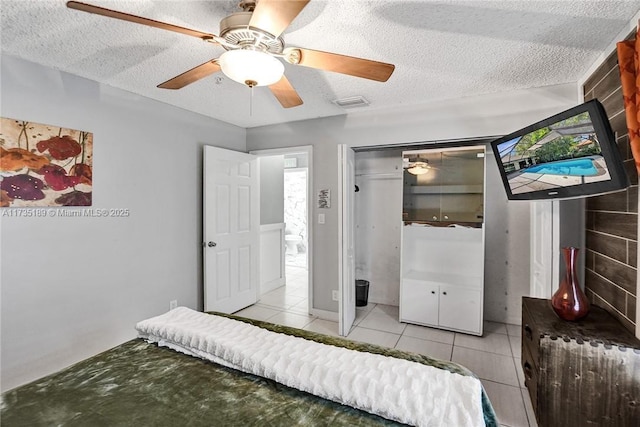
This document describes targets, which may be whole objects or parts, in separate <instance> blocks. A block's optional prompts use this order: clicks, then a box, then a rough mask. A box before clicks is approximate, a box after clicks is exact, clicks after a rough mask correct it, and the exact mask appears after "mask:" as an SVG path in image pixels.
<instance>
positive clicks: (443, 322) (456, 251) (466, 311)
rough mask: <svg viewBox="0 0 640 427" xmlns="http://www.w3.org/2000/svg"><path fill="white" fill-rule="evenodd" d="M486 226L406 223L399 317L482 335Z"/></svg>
mask: <svg viewBox="0 0 640 427" xmlns="http://www.w3.org/2000/svg"><path fill="white" fill-rule="evenodd" d="M483 298H484V229H483V228H472V227H459V226H456V227H434V226H428V225H418V224H412V225H405V226H404V227H403V230H402V278H401V285H400V321H401V322H407V323H415V324H419V325H425V326H433V327H437V328H442V329H449V330H454V331H459V332H466V333H469V334H474V335H482V311H483Z"/></svg>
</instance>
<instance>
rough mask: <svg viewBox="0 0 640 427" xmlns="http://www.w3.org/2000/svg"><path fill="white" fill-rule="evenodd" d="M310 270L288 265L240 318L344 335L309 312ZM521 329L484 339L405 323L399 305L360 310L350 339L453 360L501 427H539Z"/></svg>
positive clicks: (508, 328)
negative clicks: (478, 384)
mask: <svg viewBox="0 0 640 427" xmlns="http://www.w3.org/2000/svg"><path fill="white" fill-rule="evenodd" d="M307 297H308V288H307V271H306V270H305V269H304V268H300V267H292V266H287V285H286V286H281V287H280V288H277V289H275V290H273V291H271V292H268V293H266V294H264V295H262V296H261V297H260V300H259V301H258V303H257V304H254V305H252V306H250V307H247V308H245V309H244V310H240V311H239V312H237V313H236V314H238V315H240V316H244V317H249V318H252V319H257V320H266V321H269V322H272V323H277V324H281V325H287V326H292V327H296V328H302V329H306V330H310V331H314V332H320V333H323V334H327V335H334V336H338V322H333V321H330V320H324V319H320V318H318V317H316V316H312V315H309V314H308V299H307ZM520 337H521V336H520V326H519V325H511V324H504V323H496V322H485V323H484V335H483V336H482V337H476V336H472V335H467V334H461V333H456V332H450V331H444V330H440V329H434V328H428V327H424V326H418V325H411V324H406V323H400V322H399V321H398V307H394V306H389V305H382V304H372V303H369V304H368V305H367V306H365V307H357V308H356V320H355V323H354V327H353V328H352V329H351V332H350V333H349V335H348V336H347V339H351V340H354V341H361V342H367V343H371V344H377V345H381V346H385V347H391V348H397V349H399V350H404V351H410V352H414V353H421V354H426V355H429V356H432V357H435V358H438V359H443V360H450V361H453V362H456V363H460V364H461V365H464V366H466V367H467V368H469V369H471V370H472V371H473V372H475V374H476V375H477V376H478V377H479V378H480V380H481V381H482V384H483V386H484V388H485V390H486V392H487V394H488V395H489V399H490V400H491V403H492V404H493V407H494V409H495V411H496V414H497V415H498V420H499V422H500V425H501V426H508V427H533V426H535V427H537V423H536V421H535V417H534V415H533V409H532V407H531V401H530V400H529V393H528V391H527V389H526V388H525V386H524V375H523V373H522V368H521V363H520Z"/></svg>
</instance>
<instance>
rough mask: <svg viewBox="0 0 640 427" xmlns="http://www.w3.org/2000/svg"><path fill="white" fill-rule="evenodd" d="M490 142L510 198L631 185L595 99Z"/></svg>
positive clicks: (557, 195) (586, 193) (570, 194)
mask: <svg viewBox="0 0 640 427" xmlns="http://www.w3.org/2000/svg"><path fill="white" fill-rule="evenodd" d="M491 148H492V149H493V153H494V155H495V157H496V159H497V161H498V168H499V169H500V174H501V175H502V181H503V183H504V185H505V189H506V191H507V197H508V198H509V199H511V200H536V199H562V198H576V197H585V196H592V195H596V194H602V193H608V192H612V191H617V190H621V189H624V188H626V187H627V186H628V185H629V179H628V178H627V174H626V172H625V170H624V166H623V163H622V160H621V157H620V152H619V151H618V146H617V145H616V142H615V137H614V134H613V131H612V130H611V125H610V123H609V120H608V118H607V114H606V112H605V110H604V108H603V107H602V104H600V102H598V100H596V99H594V100H591V101H589V102H585V103H584V104H581V105H578V106H577V107H574V108H571V109H569V110H566V111H563V112H562V113H559V114H556V115H555V116H552V117H549V118H547V119H545V120H542V121H540V122H538V123H534V124H532V125H530V126H527V127H526V128H524V129H521V130H519V131H517V132H514V133H512V134H509V135H507V136H504V137H502V138H500V139H497V140H495V141H493V142H492V143H491Z"/></svg>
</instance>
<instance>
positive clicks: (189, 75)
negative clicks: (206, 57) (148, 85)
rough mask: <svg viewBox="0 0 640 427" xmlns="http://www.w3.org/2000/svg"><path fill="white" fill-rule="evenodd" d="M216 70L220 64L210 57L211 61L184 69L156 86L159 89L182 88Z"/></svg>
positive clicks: (218, 69)
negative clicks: (187, 69)
mask: <svg viewBox="0 0 640 427" xmlns="http://www.w3.org/2000/svg"><path fill="white" fill-rule="evenodd" d="M217 71H220V65H219V64H218V63H217V62H216V60H215V59H212V60H211V61H208V62H205V63H204V64H201V65H198V66H197V67H194V68H192V69H190V70H189V71H185V72H184V73H182V74H180V75H179V76H176V77H174V78H172V79H170V80H167V81H166V82H164V83H161V84H159V85H158V87H159V88H161V89H182V88H183V87H185V86H187V85H189V84H191V83H193V82H195V81H198V80H200V79H202V78H205V77H207V76H209V75H211V74H213V73H215V72H217Z"/></svg>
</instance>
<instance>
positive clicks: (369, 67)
mask: <svg viewBox="0 0 640 427" xmlns="http://www.w3.org/2000/svg"><path fill="white" fill-rule="evenodd" d="M309 1H310V0H242V1H241V2H240V3H239V5H238V6H239V7H240V8H241V9H242V11H241V12H236V13H234V14H231V15H229V16H227V17H226V18H224V19H222V20H221V21H220V35H219V36H217V35H215V34H210V33H204V32H200V31H197V30H192V29H189V28H185V27H180V26H177V25H172V24H167V23H164V22H160V21H155V20H153V19H148V18H143V17H140V16H136V15H130V14H128V13H124V12H118V11H115V10H111V9H106V8H103V7H99V6H93V5H90V4H86V3H81V2H77V1H68V2H67V7H69V8H71V9H75V10H79V11H82V12H88V13H93V14H96V15H102V16H106V17H109V18H115V19H120V20H123V21H129V22H134V23H136V24H142V25H148V26H150V27H156V28H160V29H163V30H168V31H174V32H177V33H182V34H186V35H188V36H192V37H197V38H199V39H201V40H204V41H206V42H209V43H213V44H217V45H220V46H222V47H223V48H224V49H225V52H224V53H223V54H222V55H220V57H218V58H215V59H211V60H209V61H207V62H205V63H204V64H201V65H198V66H197V67H194V68H192V69H190V70H188V71H185V72H184V73H182V74H180V75H178V76H176V77H174V78H172V79H169V80H167V81H166V82H164V83H161V84H159V85H158V87H159V88H162V89H181V88H183V87H185V86H187V85H189V84H191V83H193V82H196V81H198V80H200V79H202V78H204V77H207V76H209V75H211V74H213V73H216V72H218V71H222V72H223V73H224V74H225V75H226V76H227V77H229V78H230V79H232V80H234V81H237V82H239V83H242V84H244V85H247V86H249V87H251V88H252V87H254V86H268V87H269V89H270V90H271V92H272V93H273V94H274V96H275V97H276V98H277V99H278V101H279V102H280V104H281V105H282V106H283V107H284V108H290V107H296V106H298V105H302V99H301V98H300V96H299V95H298V93H297V92H296V90H295V89H294V88H293V86H292V85H291V83H290V82H289V80H288V79H287V78H286V77H285V76H284V65H283V64H282V61H281V60H280V59H279V58H281V59H283V60H285V61H287V62H288V63H290V64H294V65H302V66H305V67H310V68H317V69H320V70H327V71H333V72H336V73H342V74H348V75H351V76H355V77H362V78H365V79H370V80H376V81H380V82H385V81H387V80H388V79H389V77H390V76H391V74H392V73H393V70H394V69H395V66H394V65H393V64H387V63H384V62H378V61H371V60H368V59H362V58H355V57H352V56H346V55H340V54H337V53H331V52H323V51H319V50H311V49H304V48H299V47H285V43H284V39H283V38H282V33H283V31H284V30H285V29H286V28H287V27H288V26H289V24H290V23H291V22H292V21H293V20H294V18H295V17H296V16H298V14H299V13H300V12H301V11H302V9H304V7H305V6H306V5H307V3H309Z"/></svg>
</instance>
